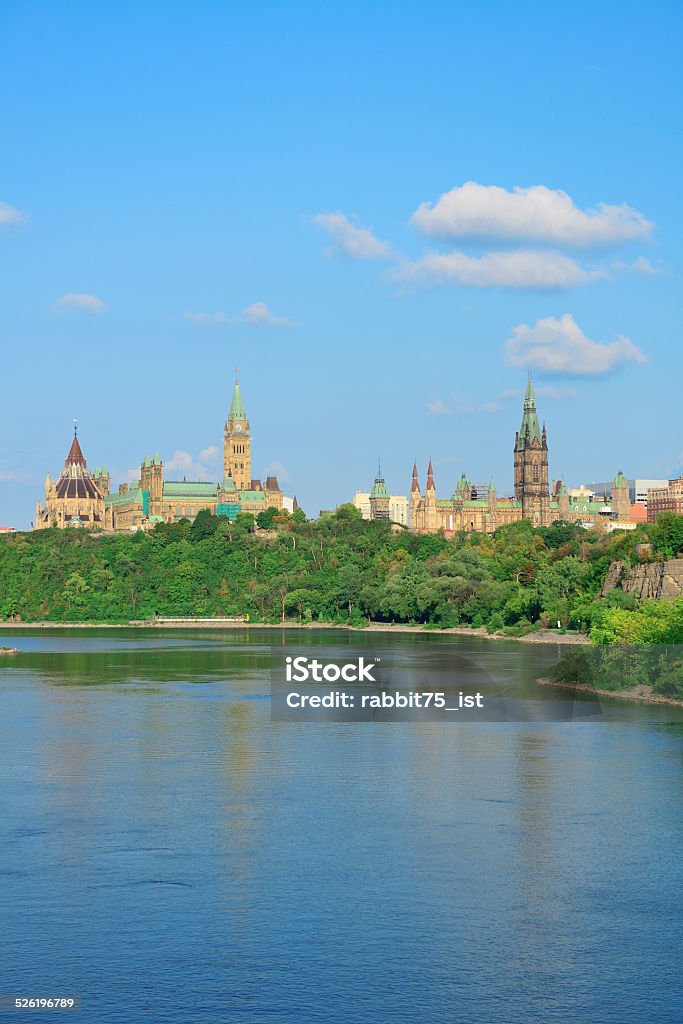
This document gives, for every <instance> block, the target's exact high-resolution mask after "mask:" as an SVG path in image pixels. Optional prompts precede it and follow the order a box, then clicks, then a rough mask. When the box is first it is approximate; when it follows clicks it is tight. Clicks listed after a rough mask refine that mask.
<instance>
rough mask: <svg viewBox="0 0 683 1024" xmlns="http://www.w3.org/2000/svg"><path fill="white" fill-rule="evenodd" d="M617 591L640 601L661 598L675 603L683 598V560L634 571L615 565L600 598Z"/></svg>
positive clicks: (614, 563) (613, 564)
mask: <svg viewBox="0 0 683 1024" xmlns="http://www.w3.org/2000/svg"><path fill="white" fill-rule="evenodd" d="M615 587H620V588H621V590H625V591H626V593H628V594H635V596H636V597H638V598H646V597H659V598H663V599H664V600H665V601H673V600H674V598H676V597H681V596H683V558H672V559H670V560H669V561H668V562H647V563H646V564H644V565H634V566H632V567H631V568H630V569H626V568H625V566H624V563H623V562H612V564H611V565H610V567H609V572H608V573H607V579H606V580H605V583H604V585H603V588H602V590H601V591H600V596H601V597H604V596H605V594H607V593H608V592H609V591H610V590H614V588H615Z"/></svg>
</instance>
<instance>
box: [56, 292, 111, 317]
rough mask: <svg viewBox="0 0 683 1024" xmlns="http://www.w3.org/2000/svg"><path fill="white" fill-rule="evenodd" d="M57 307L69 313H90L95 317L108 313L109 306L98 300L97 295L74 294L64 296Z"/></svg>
mask: <svg viewBox="0 0 683 1024" xmlns="http://www.w3.org/2000/svg"><path fill="white" fill-rule="evenodd" d="M57 306H58V307H59V309H63V310H65V311H66V312H69V313H90V314H92V315H93V316H97V315H98V314H99V313H106V311H107V304H106V303H105V302H103V301H102V299H98V298H97V296H96V295H86V294H76V293H73V292H70V293H69V294H67V295H62V297H61V299H58V300H57Z"/></svg>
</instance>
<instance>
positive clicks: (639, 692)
mask: <svg viewBox="0 0 683 1024" xmlns="http://www.w3.org/2000/svg"><path fill="white" fill-rule="evenodd" d="M536 682H537V683H538V685H539V686H552V687H554V688H555V689H558V690H578V691H580V692H581V693H594V694H597V696H598V697H614V698H615V700H637V701H640V703H641V704H672V705H673V706H674V707H677V708H683V700H676V698H675V697H663V696H662V695H661V694H658V693H653V692H652V687H651V686H645V685H642V684H641V685H640V686H636V687H634V688H633V689H632V690H600V689H598V687H597V686H589V685H588V683H558V682H555V680H554V679H546V678H544V677H543V676H541V677H540V678H539V679H537V680H536Z"/></svg>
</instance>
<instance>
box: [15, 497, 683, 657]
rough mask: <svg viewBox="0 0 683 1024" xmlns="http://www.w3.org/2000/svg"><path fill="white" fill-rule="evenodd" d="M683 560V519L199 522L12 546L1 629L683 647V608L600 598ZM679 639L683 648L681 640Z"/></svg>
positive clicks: (346, 510)
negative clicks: (277, 627)
mask: <svg viewBox="0 0 683 1024" xmlns="http://www.w3.org/2000/svg"><path fill="white" fill-rule="evenodd" d="M681 551H683V517H681V516H675V515H673V514H670V515H663V516H661V517H660V520H659V522H658V523H657V525H656V526H648V527H644V526H642V527H639V528H638V529H637V530H635V531H632V532H614V533H612V534H607V533H605V532H603V531H602V530H600V529H599V528H596V529H595V530H591V531H585V530H583V529H581V528H580V527H579V526H577V525H576V524H569V523H556V524H554V525H552V526H549V527H545V528H541V529H534V528H533V527H532V525H531V524H530V523H529V522H519V523H514V524H512V525H510V526H505V527H502V528H501V529H499V530H498V532H497V533H496V534H495V536H494V537H487V536H486V535H484V534H477V533H470V534H462V535H458V536H456V537H454V538H451V539H446V538H445V537H443V536H440V535H418V534H414V533H411V532H409V531H407V530H402V529H397V528H394V529H392V528H391V527H390V525H389V524H387V523H381V522H366V521H364V520H362V519H361V518H360V515H359V513H358V511H357V510H356V509H355V508H354V507H353V506H350V505H342V506H341V507H340V508H339V509H338V510H337V511H336V512H334V513H327V514H324V515H323V516H321V517H320V519H318V520H316V521H315V522H307V521H306V520H305V517H304V516H303V514H302V513H301V512H300V511H298V512H297V513H295V514H294V516H292V517H290V516H287V515H286V514H283V515H274V514H273V513H264V514H262V516H261V517H259V523H257V522H256V521H255V520H254V518H253V517H252V516H250V515H248V514H244V513H242V514H240V515H239V516H238V517H237V520H236V521H235V522H229V521H228V520H226V519H224V518H220V517H219V518H216V517H215V516H212V515H210V514H209V513H208V512H202V513H200V514H199V515H198V516H197V518H196V519H195V520H194V521H193V522H191V523H190V522H189V521H187V520H183V521H181V522H179V523H174V524H159V525H158V526H157V527H155V529H153V530H152V531H151V532H150V533H149V534H145V533H134V534H131V535H122V534H118V535H108V534H91V533H88V532H85V531H80V530H57V529H55V528H52V529H48V530H42V531H36V532H33V533H23V534H21V533H20V534H13V535H9V536H7V537H3V538H1V539H0V617H1V618H3V619H5V620H7V619H12V618H15V619H20V620H21V621H24V622H26V621H41V620H45V621H57V622H79V621H83V622H112V623H116V622H127V621H129V620H130V619H144V618H149V617H152V616H154V615H165V616H172V615H176V616H189V615H193V616H213V615H248V616H249V618H250V620H251V621H260V622H275V621H287V620H298V621H302V622H307V621H308V622H312V621H317V622H337V623H349V624H352V625H363V624H366V623H367V622H368V621H370V620H373V621H379V622H396V623H399V622H401V623H410V622H414V623H422V624H425V625H428V626H433V627H436V628H438V627H449V626H458V625H471V626H480V627H485V628H486V629H488V631H489V632H491V633H493V632H499V633H503V634H505V635H509V636H521V635H523V634H524V633H527V632H531V631H532V630H534V629H535V628H539V627H545V626H548V625H551V626H553V627H555V626H556V625H557V623H558V621H559V622H560V625H561V627H562V628H563V629H574V630H578V631H580V632H588V633H589V635H590V636H591V638H592V639H594V640H595V641H597V642H599V643H619V642H629V643H669V642H681V640H683V634H682V629H683V625H682V617H683V613H682V611H681V602H680V601H677V602H661V601H652V602H638V601H637V600H636V598H635V597H633V595H631V594H629V593H626V592H625V591H623V590H620V589H615V590H612V591H610V592H609V593H608V594H607V596H605V597H603V598H600V597H599V593H600V590H601V588H602V587H603V584H604V581H605V577H606V575H607V571H608V569H609V566H610V564H611V562H613V561H615V560H618V561H621V562H622V563H624V564H625V565H627V566H628V565H631V564H634V563H636V562H638V561H647V560H657V559H659V560H662V559H665V558H670V557H675V556H676V555H678V554H679V553H681ZM674 637H678V640H677V641H674V640H673V639H672V638H674Z"/></svg>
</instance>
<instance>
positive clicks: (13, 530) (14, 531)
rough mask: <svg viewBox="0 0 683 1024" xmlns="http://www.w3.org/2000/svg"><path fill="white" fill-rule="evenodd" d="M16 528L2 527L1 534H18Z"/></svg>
mask: <svg viewBox="0 0 683 1024" xmlns="http://www.w3.org/2000/svg"><path fill="white" fill-rule="evenodd" d="M16 532H17V531H16V527H14V526H0V534H3V533H16Z"/></svg>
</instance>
